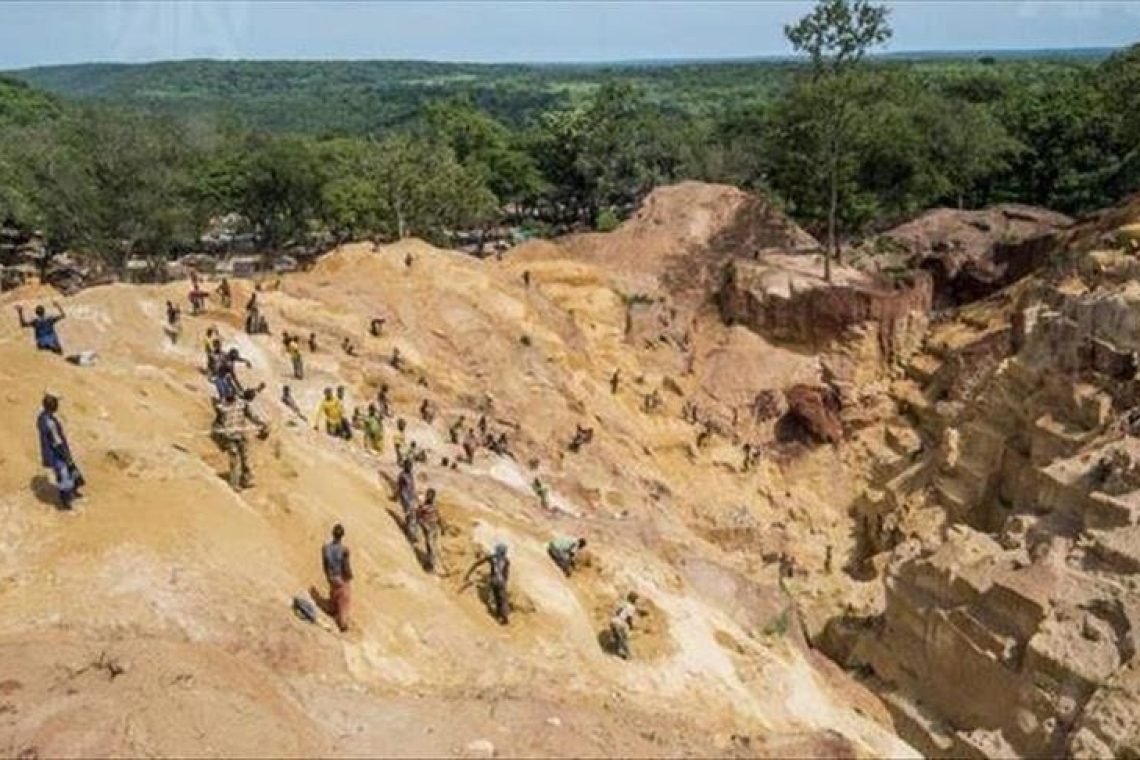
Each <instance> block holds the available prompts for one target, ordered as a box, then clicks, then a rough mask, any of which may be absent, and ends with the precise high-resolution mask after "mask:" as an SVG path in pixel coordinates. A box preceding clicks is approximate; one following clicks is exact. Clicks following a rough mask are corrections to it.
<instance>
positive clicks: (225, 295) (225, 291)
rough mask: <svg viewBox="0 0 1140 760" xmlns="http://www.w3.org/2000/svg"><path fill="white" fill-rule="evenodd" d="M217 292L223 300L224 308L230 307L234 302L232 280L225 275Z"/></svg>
mask: <svg viewBox="0 0 1140 760" xmlns="http://www.w3.org/2000/svg"><path fill="white" fill-rule="evenodd" d="M217 294H218V298H219V299H220V300H221V302H222V308H223V309H228V308H230V305H231V304H232V303H233V293H232V292H231V291H230V281H229V280H227V279H226V278H225V277H223V278H222V282H221V284H219V285H218V290H217Z"/></svg>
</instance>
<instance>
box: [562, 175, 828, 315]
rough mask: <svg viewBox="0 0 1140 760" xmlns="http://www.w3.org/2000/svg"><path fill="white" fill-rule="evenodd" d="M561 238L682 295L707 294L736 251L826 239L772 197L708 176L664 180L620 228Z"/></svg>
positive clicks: (582, 254) (629, 276)
mask: <svg viewBox="0 0 1140 760" xmlns="http://www.w3.org/2000/svg"><path fill="white" fill-rule="evenodd" d="M558 243H559V245H561V246H563V247H564V248H565V249H566V250H567V251H568V252H570V253H571V254H572V255H573V256H576V257H579V258H581V259H583V260H587V261H590V262H591V263H593V264H596V265H598V266H602V267H605V268H606V269H607V270H609V271H612V272H614V273H616V274H618V275H619V276H621V277H622V278H623V279H625V280H626V281H628V282H629V283H630V284H631V286H633V287H635V288H638V289H639V290H640V291H641V292H646V293H654V292H658V291H664V292H666V293H668V294H670V295H671V296H673V297H676V298H678V299H680V300H691V299H698V300H699V299H702V298H704V297H707V295H708V293H709V292H711V289H710V284H711V283H713V282H715V280H716V278H717V277H719V275H720V269H721V267H722V266H723V265H724V263H725V262H726V261H728V260H730V259H731V258H732V257H751V256H753V255H755V254H756V253H758V252H759V251H761V250H770V249H775V250H779V251H783V252H789V253H799V252H804V251H809V250H815V249H818V247H819V245H818V243H816V241H815V240H814V239H813V238H812V237H811V236H810V235H808V234H807V233H806V232H804V231H803V230H802V229H800V228H799V227H798V226H796V224H795V223H794V222H793V221H792V220H791V219H789V218H788V217H787V216H786V215H784V214H783V213H782V212H780V211H779V210H778V209H777V208H776V207H775V206H774V205H773V204H772V203H771V202H770V201H769V200H768V199H766V198H763V197H760V196H755V195H751V194H749V193H745V192H744V191H742V190H739V189H737V188H734V187H728V186H725V185H710V184H705V183H701V182H683V183H681V184H678V185H671V186H668V187H661V188H657V189H656V190H654V191H653V192H652V193H650V194H649V196H647V197H646V199H645V200H644V201H643V202H642V204H641V206H640V207H639V208H638V210H637V212H636V213H635V214H634V215H633V216H632V217H630V219H628V220H627V221H626V222H625V223H624V224H622V225H621V226H620V227H619V228H618V229H617V230H616V231H614V232H612V233H608V234H600V233H597V234H585V235H574V236H570V237H568V238H564V239H562V240H559V241H558Z"/></svg>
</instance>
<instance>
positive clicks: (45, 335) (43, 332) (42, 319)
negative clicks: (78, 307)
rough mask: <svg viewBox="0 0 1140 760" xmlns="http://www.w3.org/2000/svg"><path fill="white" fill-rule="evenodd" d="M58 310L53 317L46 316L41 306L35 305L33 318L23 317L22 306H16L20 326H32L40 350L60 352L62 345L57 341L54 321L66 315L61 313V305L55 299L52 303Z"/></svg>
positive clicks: (61, 351)
mask: <svg viewBox="0 0 1140 760" xmlns="http://www.w3.org/2000/svg"><path fill="white" fill-rule="evenodd" d="M52 305H53V306H55V308H56V310H57V311H58V312H59V314H57V315H56V316H54V317H49V316H47V313H46V311H45V310H44V307H43V306H37V307H36V316H35V319H31V320H29V319H25V318H24V307H23V306H17V307H16V314H18V315H19V317H20V327H30V328H32V334H33V335H35V337H36V348H38V349H39V350H41V351H51V352H52V353H56V354H62V353H63V346H61V345H60V343H59V336H58V335H57V334H56V332H55V323H56V322H58V321H59V320H61V319H63V318H64V317H66V316H67V315H66V314H64V313H63V307H62V306H60V305H59V302H58V301H56V302H54V303H53V304H52Z"/></svg>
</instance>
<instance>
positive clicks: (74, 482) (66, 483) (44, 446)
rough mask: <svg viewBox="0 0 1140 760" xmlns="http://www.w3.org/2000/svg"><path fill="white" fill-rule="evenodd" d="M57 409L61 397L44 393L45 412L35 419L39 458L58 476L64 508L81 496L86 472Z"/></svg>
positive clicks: (56, 484)
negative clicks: (77, 463) (77, 460)
mask: <svg viewBox="0 0 1140 760" xmlns="http://www.w3.org/2000/svg"><path fill="white" fill-rule="evenodd" d="M58 411H59V398H58V397H57V396H54V395H52V394H50V393H48V394H45V395H44V400H43V411H41V412H40V414H39V417H37V418H36V431H37V432H38V433H39V437H40V460H41V462H42V464H43V466H44V467H47V468H49V469H51V471H52V475H54V476H55V486H56V489H57V490H58V491H59V500H60V502H61V504H62V506H63V508H64V509H71V504H72V502H73V501H74V500H75V499H78V498H80V496H81V494H80V493H79V489H80V487H81V486H82V485H83V475H82V474H80V472H79V468H78V467H76V466H75V460H74V459H73V458H72V456H71V447H70V446H68V444H67V436H66V435H65V434H64V432H63V424H62V423H60V421H59V418H58V417H56V412H58Z"/></svg>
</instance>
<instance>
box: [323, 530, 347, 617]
mask: <svg viewBox="0 0 1140 760" xmlns="http://www.w3.org/2000/svg"><path fill="white" fill-rule="evenodd" d="M321 566H322V567H323V568H324V571H325V579H326V580H327V581H328V582H329V607H330V610H329V612H330V613H331V614H332V616H333V619H334V620H336V627H337V628H339V629H340V630H341V632H342V633H343V632H345V631H347V630H348V625H349V607H350V605H351V603H352V593H351V586H352V564H351V562H350V560H349V551H348V547H347V546H345V544H344V526H342V525H341V524H339V523H337V524H336V525H334V526H333V529H332V541H329V542H328V543H327V544H325V545H324V546H322V547H321Z"/></svg>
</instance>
